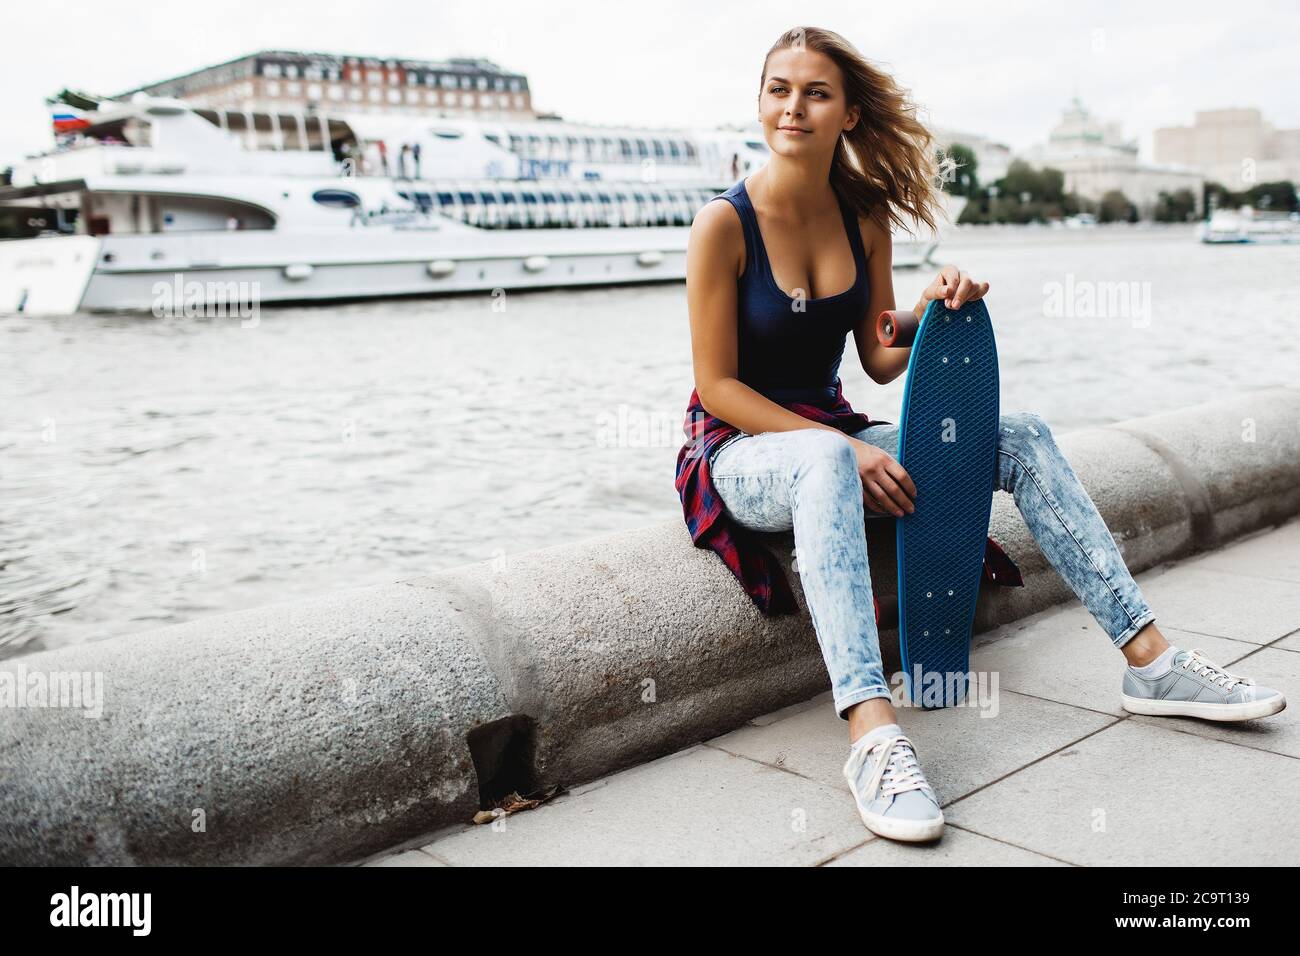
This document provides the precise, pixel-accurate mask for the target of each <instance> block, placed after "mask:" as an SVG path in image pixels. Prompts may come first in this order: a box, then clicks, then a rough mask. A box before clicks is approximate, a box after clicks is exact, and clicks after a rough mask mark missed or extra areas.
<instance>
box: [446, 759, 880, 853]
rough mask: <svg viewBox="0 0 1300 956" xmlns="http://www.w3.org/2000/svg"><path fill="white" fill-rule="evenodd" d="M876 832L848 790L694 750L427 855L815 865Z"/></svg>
mask: <svg viewBox="0 0 1300 956" xmlns="http://www.w3.org/2000/svg"><path fill="white" fill-rule="evenodd" d="M871 836H872V834H871V833H870V832H868V831H867V830H866V829H865V828H864V827H863V826H862V821H861V820H860V819H859V818H858V815H857V812H856V810H855V809H854V806H853V801H852V799H850V798H849V797H848V788H847V785H846V786H845V788H844V789H843V790H840V789H837V788H835V787H830V786H827V785H825V784H822V783H818V782H816V781H814V780H809V779H808V778H806V777H802V776H799V775H798V774H795V773H791V772H789V771H788V770H781V769H777V768H775V767H770V766H767V765H766V764H761V763H757V762H755V761H753V760H748V759H746V758H744V757H737V756H733V755H732V754H728V753H726V752H724V751H722V750H719V749H717V748H715V747H707V746H695V747H692V748H690V749H688V750H684V751H679V752H678V753H675V754H671V755H669V756H667V757H663V758H660V759H659V760H653V761H651V762H649V763H646V764H642V765H641V766H638V767H633V768H631V769H629V770H625V771H623V772H622V773H618V774H614V775H613V776H611V777H609V778H608V779H607V780H606V782H605V784H604V785H603V786H599V787H594V788H591V789H587V790H585V791H584V792H582V793H577V794H574V793H570V794H565V795H562V796H560V797H557V798H556V799H554V800H552V801H550V802H549V803H546V804H543V805H542V806H540V807H538V808H537V809H535V810H530V811H528V812H526V813H519V814H512V815H511V816H509V817H506V818H505V819H504V821H502V822H499V823H498V824H492V825H484V826H471V827H468V828H466V829H465V830H462V831H460V832H458V833H451V834H448V835H446V836H443V837H441V838H440V839H438V840H436V841H435V842H434V843H432V844H431V845H430V846H428V847H427V848H426V849H427V850H428V851H429V852H432V853H434V854H436V856H437V857H438V859H440V860H444V861H446V862H447V863H450V864H451V865H453V866H460V865H470V864H472V865H475V866H528V865H565V864H582V865H631V866H638V865H666V864H673V865H684V866H690V865H701V864H709V865H715V864H716V865H727V866H752V865H765V864H781V865H811V864H817V863H820V862H823V861H825V860H828V859H831V858H832V857H835V856H838V855H839V854H841V853H844V852H846V851H848V850H850V849H852V848H854V847H856V846H858V845H860V844H861V843H863V842H864V841H865V840H867V839H868V838H870V837H871Z"/></svg>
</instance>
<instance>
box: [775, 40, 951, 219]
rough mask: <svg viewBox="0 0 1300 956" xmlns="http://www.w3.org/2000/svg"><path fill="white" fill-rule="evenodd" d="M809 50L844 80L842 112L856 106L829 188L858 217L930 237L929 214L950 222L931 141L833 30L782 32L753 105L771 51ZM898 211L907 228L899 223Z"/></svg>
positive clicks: (892, 85) (885, 80)
mask: <svg viewBox="0 0 1300 956" xmlns="http://www.w3.org/2000/svg"><path fill="white" fill-rule="evenodd" d="M787 49H794V50H815V51H817V52H818V53H822V54H824V55H826V56H827V57H829V58H830V59H831V60H833V61H834V62H835V64H836V65H837V66H839V68H840V71H841V72H842V73H843V74H844V91H845V97H846V99H847V100H848V107H849V108H851V107H853V106H855V105H856V106H857V107H858V108H859V111H860V112H859V117H858V122H857V123H856V124H855V125H854V127H853V129H851V130H846V131H843V132H841V133H840V137H839V140H838V141H837V142H836V143H835V155H834V157H833V159H832V160H831V173H830V182H831V186H832V187H834V189H835V190H836V192H838V193H839V194H840V195H841V196H842V197H843V198H844V199H845V200H846V201H847V202H848V203H849V205H851V206H852V207H853V208H854V209H855V210H856V211H857V212H858V213H859V214H860V215H864V216H869V217H874V218H875V219H876V220H877V221H878V222H879V223H880V225H881V226H882V228H889V225H890V224H891V223H897V224H898V225H899V226H900V227H902V228H904V229H914V228H915V226H916V225H917V224H919V223H921V222H923V223H925V224H926V225H927V226H929V227H930V229H932V230H935V231H937V229H938V227H937V225H936V223H935V211H936V210H937V211H938V212H939V213H941V214H942V215H943V217H944V218H945V219H947V218H949V217H948V214H947V211H946V210H945V208H944V206H943V201H942V199H941V198H940V193H941V192H942V186H941V185H940V182H941V178H940V177H941V171H940V164H939V161H938V159H937V157H936V156H935V150H934V145H933V144H934V137H933V135H932V134H931V132H930V130H929V129H927V128H926V126H925V124H923V123H921V122H920V121H919V120H918V119H917V118H916V115H915V114H916V109H917V107H916V104H915V103H913V102H911V100H910V99H909V97H908V91H907V90H905V89H903V88H902V87H900V86H899V85H898V84H897V83H896V82H894V78H893V77H892V76H890V75H889V74H888V73H885V72H884V71H882V70H878V69H877V68H876V67H874V66H872V65H871V64H870V63H869V62H867V60H866V58H865V57H863V56H862V54H861V53H859V52H858V51H857V49H856V48H854V46H853V44H851V43H850V42H849V41H848V40H846V39H844V37H842V36H840V35H839V34H838V33H835V32H834V31H832V30H822V29H820V28H818V27H794V28H793V29H790V30H787V31H786V32H785V33H783V34H781V36H780V38H779V39H778V40H777V41H776V43H774V44H773V45H772V48H771V49H770V50H768V51H767V56H765V57H764V58H763V75H762V76H761V77H759V81H758V82H759V93H758V95H759V99H760V100H761V99H762V96H763V83H764V81H765V80H766V79H767V64H768V61H769V60H770V59H771V57H772V54H773V53H775V52H777V51H778V50H787ZM901 213H906V214H907V215H908V216H910V217H911V219H912V223H913V226H912V227H908V226H906V225H904V223H903V216H902V215H901Z"/></svg>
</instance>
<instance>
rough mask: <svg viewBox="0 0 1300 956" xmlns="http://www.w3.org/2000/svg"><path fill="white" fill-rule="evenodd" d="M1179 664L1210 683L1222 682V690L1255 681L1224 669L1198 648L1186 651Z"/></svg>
mask: <svg viewBox="0 0 1300 956" xmlns="http://www.w3.org/2000/svg"><path fill="white" fill-rule="evenodd" d="M1179 666H1180V667H1182V668H1183V669H1184V670H1189V671H1191V672H1192V673H1193V674H1197V675H1199V676H1201V677H1205V678H1208V679H1209V681H1210V683H1211V684H1219V683H1222V685H1223V689H1224V690H1232V688H1234V687H1236V686H1237V685H1238V684H1254V683H1255V681H1254V680H1253V679H1252V678H1249V677H1243V676H1242V675H1241V674H1233V673H1232V672H1230V671H1228V670H1225V669H1224V668H1222V667H1220V666H1219V665H1218V664H1216V663H1214V662H1213V661H1211V660H1210V659H1209V658H1207V657H1206V656H1205V655H1204V653H1202V652H1201V651H1198V650H1192V651H1188V653H1187V656H1186V657H1184V658H1183V662H1182V663H1181V664H1180V665H1179Z"/></svg>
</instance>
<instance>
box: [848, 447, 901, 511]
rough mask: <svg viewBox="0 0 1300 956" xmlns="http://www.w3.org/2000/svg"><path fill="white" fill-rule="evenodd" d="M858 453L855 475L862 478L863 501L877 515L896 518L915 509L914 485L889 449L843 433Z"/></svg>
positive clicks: (855, 452) (856, 453)
mask: <svg viewBox="0 0 1300 956" xmlns="http://www.w3.org/2000/svg"><path fill="white" fill-rule="evenodd" d="M845 437H846V438H848V440H849V443H850V444H851V445H852V446H853V452H854V454H855V455H857V456H858V475H859V476H861V478H862V503H863V505H864V506H865V507H867V508H868V509H870V510H871V511H875V512H878V513H879V514H892V515H893V516H894V517H895V518H901V517H903V513H904V512H906V513H907V514H911V513H912V512H913V511H915V510H916V504H915V503H914V500H915V498H916V485H914V484H912V478H911V476H910V475H909V474H908V473H907V472H906V471H905V470H904V469H903V466H902V465H900V464H899V463H898V462H897V461H896V460H895V459H894V457H893V456H892V455H890V454H889V452H887V451H885V450H884V449H883V448H880V447H879V446H877V445H873V444H871V443H870V442H865V441H862V440H861V439H858V438H853V437H852V436H845Z"/></svg>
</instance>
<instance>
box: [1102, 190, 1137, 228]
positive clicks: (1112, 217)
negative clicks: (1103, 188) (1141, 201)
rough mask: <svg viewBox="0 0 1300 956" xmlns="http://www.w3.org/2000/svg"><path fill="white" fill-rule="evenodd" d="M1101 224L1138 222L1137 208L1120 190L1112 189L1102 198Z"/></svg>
mask: <svg viewBox="0 0 1300 956" xmlns="http://www.w3.org/2000/svg"><path fill="white" fill-rule="evenodd" d="M1097 219H1098V220H1099V221H1100V222H1137V221H1138V212H1137V207H1136V206H1134V205H1133V204H1132V203H1131V202H1129V201H1128V197H1127V196H1125V195H1124V193H1123V192H1121V191H1120V190H1118V189H1111V190H1109V191H1108V192H1106V193H1105V194H1104V195H1102V197H1101V209H1100V211H1099V213H1098V215H1097Z"/></svg>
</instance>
